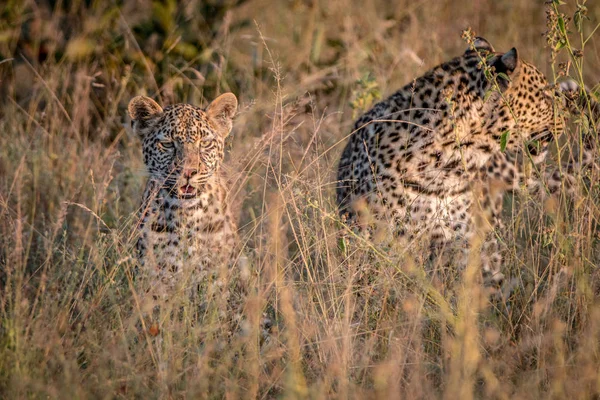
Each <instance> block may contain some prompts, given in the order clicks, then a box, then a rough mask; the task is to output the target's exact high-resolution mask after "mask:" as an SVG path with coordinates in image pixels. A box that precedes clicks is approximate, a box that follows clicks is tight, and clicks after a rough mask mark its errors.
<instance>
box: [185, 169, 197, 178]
mask: <svg viewBox="0 0 600 400" xmlns="http://www.w3.org/2000/svg"><path fill="white" fill-rule="evenodd" d="M196 174H198V170H197V169H195V168H185V169H184V170H183V177H184V178H186V179H190V178H191V177H192V176H194V175H196Z"/></svg>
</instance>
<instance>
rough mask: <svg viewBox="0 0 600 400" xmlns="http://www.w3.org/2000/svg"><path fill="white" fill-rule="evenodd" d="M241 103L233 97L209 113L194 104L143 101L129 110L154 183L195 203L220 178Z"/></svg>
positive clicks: (134, 102) (138, 99)
mask: <svg viewBox="0 0 600 400" xmlns="http://www.w3.org/2000/svg"><path fill="white" fill-rule="evenodd" d="M236 108H237V100H236V98H235V96H234V95H233V94H231V93H228V94H224V95H222V96H220V97H218V98H217V99H215V100H214V101H213V102H212V103H211V104H210V105H209V107H208V108H207V109H206V110H202V109H201V108H199V107H196V106H193V105H189V104H176V105H172V106H168V107H165V108H164V109H163V108H162V107H160V106H159V105H158V104H157V103H156V102H155V101H154V100H152V99H150V98H148V97H143V96H138V97H136V98H134V99H132V100H131V102H130V104H129V114H130V116H131V119H132V127H133V130H134V131H135V132H136V133H137V134H138V135H139V136H140V137H141V139H142V143H143V156H144V163H145V165H146V168H147V170H148V174H149V175H150V180H151V181H154V182H157V183H159V185H160V188H161V189H167V193H168V195H169V196H171V197H172V198H175V199H179V200H180V201H182V202H185V201H186V200H192V199H195V198H196V197H197V196H198V194H199V193H201V192H202V191H203V189H204V185H205V184H206V182H207V181H208V180H209V179H210V178H211V177H212V176H213V175H214V174H215V173H217V172H218V169H219V165H220V163H221V161H222V160H223V147H224V140H225V137H226V136H227V135H228V134H229V132H230V130H231V127H232V122H231V121H232V117H233V114H234V113H235V110H236Z"/></svg>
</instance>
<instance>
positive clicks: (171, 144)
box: [159, 140, 175, 149]
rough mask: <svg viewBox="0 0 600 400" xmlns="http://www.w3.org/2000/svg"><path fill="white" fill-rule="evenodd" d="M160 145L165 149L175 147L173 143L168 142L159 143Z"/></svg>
mask: <svg viewBox="0 0 600 400" xmlns="http://www.w3.org/2000/svg"><path fill="white" fill-rule="evenodd" d="M159 145H160V146H161V147H163V148H165V149H172V148H173V147H175V144H173V142H171V141H166V140H164V141H162V142H159Z"/></svg>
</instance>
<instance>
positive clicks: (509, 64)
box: [491, 47, 521, 91]
mask: <svg viewBox="0 0 600 400" xmlns="http://www.w3.org/2000/svg"><path fill="white" fill-rule="evenodd" d="M491 66H492V67H494V71H495V74H496V79H497V81H498V85H499V86H500V90H502V91H505V90H507V89H508V88H509V87H510V86H511V84H512V82H513V81H514V80H515V78H516V77H517V76H518V74H519V70H520V67H521V60H520V59H519V54H518V53H517V49H515V48H514V47H513V48H512V49H510V50H509V51H507V52H506V53H504V54H503V55H502V56H499V57H496V58H494V59H493V60H492V62H491Z"/></svg>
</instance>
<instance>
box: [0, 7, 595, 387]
mask: <svg viewBox="0 0 600 400" xmlns="http://www.w3.org/2000/svg"><path fill="white" fill-rule="evenodd" d="M599 23H600V3H598V2H594V1H587V2H586V1H583V0H579V1H574V0H568V1H565V2H564V4H563V2H559V1H549V2H542V1H530V0H514V1H510V2H499V1H494V0H474V1H450V0H441V1H424V0H397V1H392V2H390V1H388V0H374V1H369V2H365V1H357V0H329V1H320V0H277V1H270V0H206V1H196V0H190V1H181V2H179V1H174V0H166V1H141V0H121V1H93V0H81V1H77V0H71V1H69V0H65V1H50V0H48V1H35V2H34V1H28V0H16V1H15V0H5V1H4V3H3V5H2V7H0V138H1V141H0V143H1V144H0V266H1V269H0V319H1V320H0V322H1V324H0V396H1V397H6V398H26V397H27V398H38V397H50V398H86V397H93V398H95V397H99V398H100V397H102V398H115V397H125V398H129V397H141V396H148V397H150V398H178V397H224V396H229V397H232V398H235V397H247V396H248V397H262V398H265V397H266V398H271V397H289V398H293V397H311V398H313V397H314V398H328V397H339V398H371V397H388V398H397V396H400V395H403V396H405V397H408V398H423V397H426V398H429V397H443V396H446V397H448V398H456V397H458V396H460V397H461V398H463V397H464V398H470V397H473V396H474V397H485V398H540V397H554V398H564V397H566V396H567V395H572V396H576V397H578V398H594V396H598V395H600V376H599V374H600V353H599V352H600V347H599V343H600V324H599V321H600V308H599V304H598V300H597V296H598V287H599V286H600V284H599V283H600V276H599V275H598V270H597V262H598V259H599V258H598V255H599V254H598V252H599V247H598V233H597V231H596V227H595V226H596V222H595V221H596V220H597V217H598V213H599V211H598V209H599V207H598V206H599V205H600V202H599V201H598V199H597V197H596V196H595V195H593V194H592V193H593V191H589V192H587V194H585V195H581V197H580V198H577V199H576V201H575V205H574V206H573V205H570V207H571V208H569V207H568V206H567V205H558V206H556V205H551V206H549V207H550V209H548V207H546V206H542V205H539V204H537V205H536V204H533V205H532V204H527V202H526V200H523V201H522V202H521V203H519V202H513V201H512V200H509V201H507V204H508V205H509V206H510V207H509V209H510V211H509V212H507V217H508V218H510V221H511V222H510V224H508V225H509V231H510V232H509V235H508V237H510V238H512V239H510V240H508V241H507V242H506V246H507V248H508V249H509V251H508V252H509V255H508V257H507V262H506V264H507V265H506V268H507V271H509V273H510V276H511V277H513V278H514V279H516V280H518V281H519V282H520V283H521V285H520V286H521V287H522V288H523V289H522V292H521V293H519V294H518V295H519V299H518V300H513V301H512V302H511V303H510V304H509V305H507V304H504V305H503V306H498V307H490V306H489V305H486V306H481V307H480V314H478V316H477V318H475V319H473V318H471V317H469V316H468V315H467V314H468V312H467V313H466V314H465V313H461V307H460V306H457V307H455V304H453V303H452V302H451V301H449V298H446V297H445V296H446V294H445V293H446V291H445V290H444V288H440V287H436V286H435V282H434V283H427V279H426V278H424V277H423V276H422V274H420V273H419V271H422V266H414V265H411V263H410V262H408V261H407V260H406V257H405V255H406V254H405V253H406V251H405V249H403V248H402V246H401V245H399V246H396V247H394V246H391V247H378V246H377V245H374V244H371V243H362V242H358V243H354V244H351V245H350V247H342V248H340V246H339V245H338V244H339V243H338V237H339V235H338V233H339V230H340V224H339V221H337V219H336V207H335V204H334V196H333V192H334V187H335V184H334V179H335V168H336V165H337V160H338V157H339V154H340V152H341V149H342V147H343V145H344V142H345V139H346V138H347V135H348V134H349V133H350V131H351V127H352V123H353V120H354V118H356V117H357V116H358V115H360V114H361V113H362V112H364V111H366V110H367V109H368V108H369V107H370V106H371V105H372V104H373V103H374V102H375V101H377V100H379V99H381V98H383V97H385V96H387V95H389V94H391V93H393V92H394V91H395V90H397V89H398V88H400V87H401V86H403V85H404V84H406V83H407V82H410V81H411V80H412V79H414V78H416V77H418V76H420V75H422V74H423V73H424V72H425V71H427V70H428V69H429V68H431V67H433V66H434V65H437V64H438V63H440V62H443V61H445V60H447V59H449V58H450V57H453V56H456V55H458V54H461V53H462V52H463V51H464V49H465V48H466V43H464V42H463V41H462V40H461V32H462V31H463V30H464V29H466V28H468V27H471V28H472V29H473V30H474V31H475V32H476V33H477V34H478V35H481V36H484V37H485V38H487V39H488V40H489V41H490V42H491V43H492V44H493V45H494V47H495V48H496V49H497V50H498V51H507V50H508V49H510V48H511V47H513V46H514V47H516V48H517V49H518V51H519V54H520V56H521V57H522V58H523V59H525V60H527V61H530V62H532V63H534V64H535V65H537V66H538V67H539V68H540V70H542V71H543V72H545V74H546V76H547V77H548V79H549V81H550V82H554V81H555V80H556V79H557V78H559V77H561V76H562V75H568V76H572V77H574V78H575V79H576V80H577V81H578V82H580V83H581V82H582V81H583V83H585V84H586V85H587V86H588V87H589V88H590V89H591V90H592V91H594V90H596V91H597V84H598V82H599V81H600V48H599V47H600V40H599V39H598V37H599V36H600V33H599V31H600V29H599V28H598V26H599ZM567 38H568V39H569V40H568V41H566V39H567ZM227 91H231V92H233V93H235V94H236V95H237V97H238V98H239V100H240V109H239V114H238V116H237V117H236V122H235V125H234V130H233V134H232V135H231V139H229V148H228V150H229V155H228V158H227V161H226V166H225V169H226V170H227V171H228V173H229V175H230V177H231V179H230V180H231V186H232V196H231V197H232V199H233V202H234V203H235V206H236V209H237V210H238V211H239V216H240V217H239V221H240V231H241V237H242V240H243V242H244V244H245V252H246V253H247V254H248V257H249V260H250V263H251V266H252V268H253V269H254V270H255V271H257V273H256V276H255V279H256V281H255V286H256V290H257V292H256V294H255V297H254V298H253V300H251V301H249V306H248V308H249V309H252V308H254V309H256V310H257V311H256V313H258V314H262V313H263V312H264V313H267V314H269V315H271V316H273V319H274V321H275V329H274V332H273V334H272V339H271V341H270V342H269V343H268V345H266V346H262V347H259V346H258V345H256V344H254V345H253V344H252V343H253V342H252V340H250V339H245V341H244V340H241V339H240V340H241V341H240V342H239V343H235V344H231V349H230V350H228V351H223V352H220V353H219V352H217V355H215V353H214V352H212V351H210V350H209V348H210V345H209V344H206V343H210V341H209V340H208V339H205V341H204V342H203V343H205V345H203V346H200V345H199V344H198V343H199V342H200V341H199V339H198V337H203V338H206V335H207V332H210V330H211V326H210V324H209V323H203V324H199V325H200V326H198V324H194V323H192V322H190V321H179V320H166V321H163V323H164V325H163V326H162V327H161V328H162V332H163V333H164V335H163V336H161V337H159V338H154V337H148V335H147V334H146V335H145V336H144V334H140V333H139V332H138V331H137V328H136V322H135V321H137V319H138V318H139V315H140V313H139V310H137V309H136V301H137V300H136V294H135V290H134V287H133V283H132V282H133V271H134V267H135V259H134V258H132V255H133V253H132V245H133V243H134V235H135V229H134V228H135V224H136V211H137V208H138V206H139V200H140V196H141V191H142V187H143V184H144V179H145V173H144V168H143V163H142V160H141V149H140V144H139V141H138V139H137V138H135V137H133V135H131V133H130V132H129V131H128V130H127V127H128V119H127V116H126V106H127V103H128V101H129V100H130V99H131V98H132V97H133V96H135V95H138V94H146V95H148V96H151V97H153V98H154V99H156V100H157V101H158V102H159V103H160V104H162V105H167V104H172V103H177V102H188V103H193V104H197V105H202V106H205V105H206V104H208V102H209V101H210V100H212V99H213V98H214V97H216V96H217V95H218V94H220V93H223V92H227ZM586 121H588V120H587V119H585V118H579V119H577V118H575V119H574V123H575V126H574V127H573V128H572V133H573V134H574V135H578V134H579V135H581V132H584V133H586V134H587V133H589V132H590V131H591V130H593V128H591V127H590V126H589V123H588V122H586ZM586 124H587V125H586ZM597 176H598V175H597V171H592V174H591V178H590V177H589V176H588V177H587V179H588V181H589V180H591V181H592V185H594V184H595V182H597V180H596V179H595V178H596V177H597ZM515 205H517V206H515ZM544 207H545V208H544ZM432 299H433V300H432ZM476 309H477V307H476ZM250 320H252V319H251V318H250ZM213 350H214V349H213Z"/></svg>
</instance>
